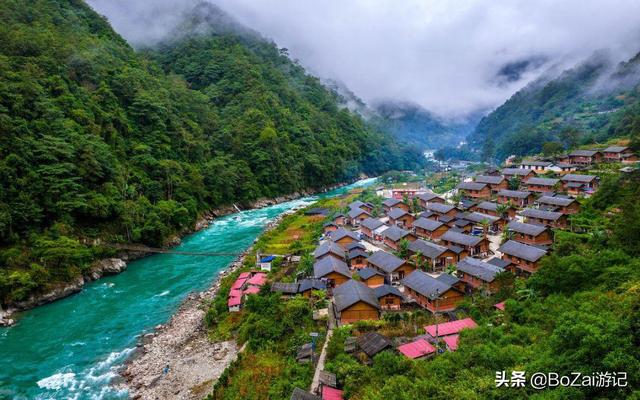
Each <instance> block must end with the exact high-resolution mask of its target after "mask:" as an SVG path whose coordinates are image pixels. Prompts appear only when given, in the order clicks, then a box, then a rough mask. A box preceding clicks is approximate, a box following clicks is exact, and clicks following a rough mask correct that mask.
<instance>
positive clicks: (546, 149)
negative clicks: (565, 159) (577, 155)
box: [542, 142, 564, 157]
mask: <svg viewBox="0 0 640 400" xmlns="http://www.w3.org/2000/svg"><path fill="white" fill-rule="evenodd" d="M563 151H564V146H562V143H560V142H545V143H544V144H543V145H542V154H543V155H544V156H546V157H551V156H555V155H557V154H560V153H562V152H563Z"/></svg>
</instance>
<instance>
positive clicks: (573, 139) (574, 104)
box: [469, 53, 640, 158]
mask: <svg viewBox="0 0 640 400" xmlns="http://www.w3.org/2000/svg"><path fill="white" fill-rule="evenodd" d="M639 67H640V55H639V56H636V57H634V58H633V59H631V60H629V61H628V62H625V63H621V64H618V65H615V64H613V63H612V62H611V61H610V57H608V56H607V55H606V54H602V53H599V54H595V55H594V56H593V57H591V58H590V59H589V60H586V61H585V62H583V63H582V64H580V65H578V66H576V67H575V68H573V69H570V70H567V71H564V72H563V73H561V74H560V75H559V76H557V77H556V76H553V75H549V74H546V75H543V76H542V77H541V78H539V79H538V80H536V81H534V82H532V83H531V84H529V85H528V86H527V87H525V88H524V89H522V90H520V91H518V92H517V93H516V94H514V95H513V96H512V97H511V98H510V99H509V100H507V101H506V102H505V103H504V104H503V105H501V106H500V107H498V108H497V109H496V110H494V111H493V112H491V113H490V114H489V115H487V116H486V117H484V118H483V119H482V120H481V121H480V122H479V124H478V126H477V127H476V129H475V130H474V132H473V133H472V134H471V135H470V136H469V142H470V143H471V144H472V145H475V146H476V147H482V148H483V149H484V153H485V154H487V155H490V154H494V155H496V156H497V157H498V158H504V157H506V156H508V155H510V154H517V155H526V154H534V153H538V152H540V151H542V150H543V146H544V144H545V143H548V142H552V143H559V144H561V145H562V147H564V148H572V147H575V146H577V145H579V144H588V143H593V142H600V141H606V140H607V139H608V138H610V137H613V136H616V135H620V134H622V132H620V130H619V129H617V128H616V127H617V124H618V123H619V122H618V121H619V120H620V118H622V115H624V114H625V113H626V112H627V111H628V110H630V109H633V108H634V107H636V106H637V104H638V102H639V101H640V93H639V86H638V83H639V82H640V74H639ZM556 148H557V146H556Z"/></svg>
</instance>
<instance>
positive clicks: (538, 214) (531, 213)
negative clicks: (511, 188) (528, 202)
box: [520, 208, 564, 221]
mask: <svg viewBox="0 0 640 400" xmlns="http://www.w3.org/2000/svg"><path fill="white" fill-rule="evenodd" d="M520 215H522V216H523V217H527V218H539V219H546V220H550V221H557V220H559V219H560V218H561V217H562V216H563V215H564V214H562V213H561V212H555V211H544V210H537V209H535V208H525V209H524V210H522V211H521V212H520Z"/></svg>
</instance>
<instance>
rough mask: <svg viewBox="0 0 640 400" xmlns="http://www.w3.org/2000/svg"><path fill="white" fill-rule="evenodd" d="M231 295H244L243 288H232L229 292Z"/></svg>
mask: <svg viewBox="0 0 640 400" xmlns="http://www.w3.org/2000/svg"><path fill="white" fill-rule="evenodd" d="M229 297H242V290H240V289H231V291H230V292H229Z"/></svg>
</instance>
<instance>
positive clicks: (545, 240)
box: [513, 230, 553, 245]
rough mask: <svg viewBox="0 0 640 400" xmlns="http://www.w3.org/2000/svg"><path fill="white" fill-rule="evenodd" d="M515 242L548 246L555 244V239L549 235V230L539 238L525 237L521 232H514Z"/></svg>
mask: <svg viewBox="0 0 640 400" xmlns="http://www.w3.org/2000/svg"><path fill="white" fill-rule="evenodd" d="M513 240H516V241H518V242H521V243H526V244H537V245H546V244H552V243H553V238H552V237H551V234H550V233H549V231H548V230H547V231H544V232H542V233H541V234H539V235H538V236H533V235H525V234H523V233H520V232H514V235H513Z"/></svg>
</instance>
